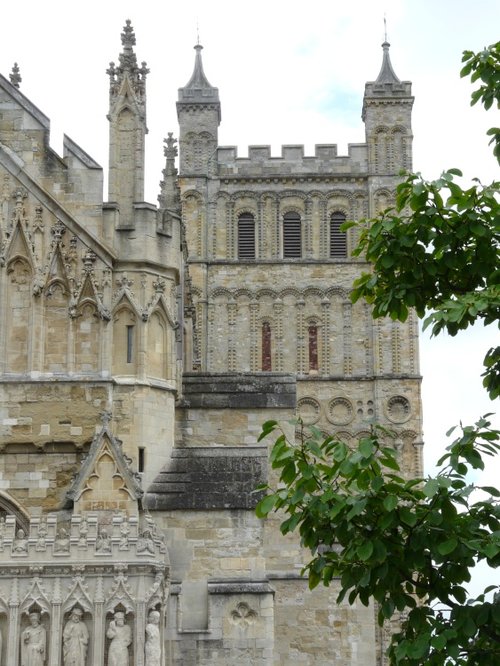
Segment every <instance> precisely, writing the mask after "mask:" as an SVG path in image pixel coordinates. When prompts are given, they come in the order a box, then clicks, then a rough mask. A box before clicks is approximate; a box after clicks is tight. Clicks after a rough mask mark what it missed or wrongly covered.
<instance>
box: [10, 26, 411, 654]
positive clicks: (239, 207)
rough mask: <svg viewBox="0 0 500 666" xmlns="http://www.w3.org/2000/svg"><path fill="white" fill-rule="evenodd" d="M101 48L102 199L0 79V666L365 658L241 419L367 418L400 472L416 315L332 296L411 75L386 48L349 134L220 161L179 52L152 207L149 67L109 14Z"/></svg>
mask: <svg viewBox="0 0 500 666" xmlns="http://www.w3.org/2000/svg"><path fill="white" fill-rule="evenodd" d="M121 40H122V51H121V53H120V55H119V59H118V62H117V63H116V64H115V63H111V64H110V66H109V68H108V70H107V75H108V76H109V115H108V118H109V194H108V198H107V200H104V199H103V171H102V168H101V167H100V166H99V165H98V164H97V163H96V162H95V161H94V160H93V159H92V158H91V157H90V156H89V155H88V154H87V153H86V152H85V151H84V150H83V149H82V148H80V147H79V146H77V145H76V144H75V143H74V141H72V140H71V139H70V138H69V137H65V138H64V154H63V156H62V157H60V156H59V155H57V154H56V153H55V152H54V151H53V150H52V149H51V147H50V145H49V137H50V122H49V119H48V118H47V117H46V116H45V115H44V114H43V113H42V111H40V110H39V109H38V108H37V107H36V106H35V105H34V104H33V103H32V102H31V101H30V100H29V99H27V98H26V97H25V96H24V95H23V93H22V91H21V89H20V83H21V81H20V75H19V72H18V70H17V68H14V70H13V72H12V74H11V75H10V80H8V79H6V78H4V77H2V76H0V308H1V325H0V434H1V437H0V450H1V454H0V638H1V644H0V645H1V647H0V650H1V651H0V664H3V665H5V664H7V666H19V665H20V664H21V665H22V666H26V665H29V666H32V665H34V666H69V664H72V665H74V666H130V665H131V664H133V665H134V666H170V665H171V664H179V665H182V666H191V665H192V666H194V665H200V666H201V665H203V666H208V665H211V666H212V665H213V666H216V665H217V666H229V665H231V666H234V665H235V664H247V665H252V666H254V665H255V666H259V665H264V664H266V665H282V666H285V665H286V666H288V665H290V664H294V665H295V664H297V665H301V664H302V665H306V664H307V665H309V664H310V665H313V664H314V665H326V664H335V666H382V665H383V664H385V663H386V662H385V658H384V656H383V653H384V650H385V648H386V647H387V637H386V636H385V635H384V633H383V632H381V631H380V630H379V629H378V627H377V625H376V621H375V616H376V609H375V608H373V607H369V608H365V607H363V606H361V605H358V604H355V605H354V606H349V605H347V604H341V605H336V603H335V597H336V592H337V590H336V588H337V585H336V584H335V581H334V583H333V584H332V587H331V588H330V589H317V590H315V591H314V592H310V591H309V590H308V585H307V581H306V580H305V579H304V578H303V577H302V576H301V567H302V563H303V562H304V561H305V557H306V556H307V553H303V552H302V550H301V548H300V545H299V543H298V540H297V539H296V538H295V539H294V538H291V537H286V538H285V537H283V536H282V535H281V533H280V531H279V517H276V516H273V517H271V518H270V519H269V520H267V521H261V520H259V519H257V518H256V516H255V513H254V507H255V504H256V502H257V500H258V498H259V496H258V494H256V493H255V492H254V489H255V487H256V486H257V485H258V484H259V483H261V482H262V481H263V480H266V479H267V478H268V460H267V457H268V447H269V446H270V444H271V442H264V443H262V442H260V443H259V442H258V441H257V439H258V436H259V433H260V429H261V425H262V424H263V422H264V421H266V420H268V419H271V418H273V419H277V420H279V421H281V422H283V423H285V424H287V423H288V422H289V421H290V420H291V419H293V418H294V417H296V416H297V415H298V416H300V417H301V418H302V419H303V421H304V423H306V424H314V425H315V426H316V427H317V428H319V429H320V430H321V431H325V432H329V433H330V432H334V433H338V434H339V436H341V437H343V438H344V439H345V441H347V442H351V441H354V440H355V439H356V438H357V437H359V436H360V435H362V434H363V433H366V432H367V431H369V429H370V424H371V423H373V422H378V423H382V424H384V425H386V426H388V427H390V429H391V431H392V432H393V433H394V434H393V439H392V444H393V445H394V446H395V447H396V449H397V450H398V452H399V455H400V458H401V460H402V466H403V469H404V471H405V473H408V474H412V475H414V474H419V473H420V472H421V465H422V452H421V449H422V447H421V444H422V441H421V404H420V375H419V361H418V329H417V321H416V318H415V317H414V316H413V315H410V317H409V319H408V321H407V322H406V323H405V324H401V323H399V322H392V321H390V320H387V321H382V320H379V321H376V322H374V321H373V320H372V318H371V313H370V307H369V306H368V305H366V304H363V303H359V302H358V303H356V304H355V305H353V304H351V302H350V300H349V290H350V287H351V284H352V282H353V280H354V279H355V278H356V276H358V275H359V274H360V272H361V271H362V270H367V269H368V266H367V265H366V264H364V263H363V262H362V261H361V260H359V259H356V258H353V257H352V256H351V252H352V249H353V247H354V246H355V244H356V237H355V236H356V232H355V231H353V230H350V231H348V232H347V233H345V232H343V231H342V229H341V228H340V227H341V225H342V223H343V222H344V221H345V220H349V219H355V220H357V219H362V218H365V217H370V216H373V215H375V214H376V213H377V212H378V211H380V210H383V209H385V208H387V207H388V206H390V205H391V203H392V202H393V201H394V193H395V187H396V184H397V180H398V174H399V172H400V170H401V169H403V168H408V169H409V168H411V163H412V130H411V110H412V104H413V97H412V96H411V84H410V83H409V82H408V81H400V80H399V79H398V78H397V76H396V75H395V73H394V70H393V68H392V66H391V62H390V59H389V44H387V43H384V44H383V53H382V67H381V70H380V73H379V75H378V78H377V79H376V80H375V81H373V82H369V83H367V84H366V88H365V94H364V102H363V110H362V118H363V121H364V123H365V128H366V143H364V144H355V145H350V146H349V150H348V155H346V156H339V155H337V147H336V146H335V145H317V146H316V149H315V154H314V155H313V156H305V155H304V151H303V147H302V146H300V145H290V146H283V148H282V152H281V155H280V156H277V157H275V156H271V154H270V148H269V147H268V146H250V148H249V152H248V157H244V158H241V157H238V155H237V151H236V149H235V148H234V147H220V146H218V127H219V124H220V121H221V103H220V101H219V91H218V89H217V88H215V87H213V86H212V85H211V84H210V83H209V82H208V80H207V77H206V76H205V73H204V70H203V65H202V57H201V50H202V47H201V46H200V45H197V46H196V47H195V51H196V54H195V64H194V70H193V73H192V76H191V78H190V79H189V81H188V83H187V84H186V85H185V86H184V87H182V88H180V89H179V91H178V101H177V113H178V119H179V130H178V134H177V137H178V138H175V137H174V135H173V133H169V134H168V136H167V138H166V139H165V149H164V150H165V169H164V170H163V179H162V182H161V189H160V193H159V196H158V205H153V204H151V203H147V202H145V201H144V138H145V134H146V132H147V127H146V79H147V75H148V72H149V70H148V69H147V67H146V64H145V63H142V64H141V65H139V64H138V61H137V57H136V54H135V50H134V47H135V35H134V32H133V29H132V26H131V25H130V22H129V21H127V23H126V25H125V27H124V29H123V33H122V36H121ZM184 74H188V73H184ZM184 74H183V73H182V72H181V73H180V74H179V76H181V77H183V76H184ZM186 78H187V76H186ZM178 153H179V154H178ZM177 157H178V166H176V163H177ZM287 427H290V428H293V426H287ZM291 434H292V436H293V430H291ZM77 645H78V647H77ZM26 655H31V656H26Z"/></svg>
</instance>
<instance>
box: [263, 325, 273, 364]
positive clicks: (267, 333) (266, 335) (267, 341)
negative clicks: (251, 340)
mask: <svg viewBox="0 0 500 666" xmlns="http://www.w3.org/2000/svg"><path fill="white" fill-rule="evenodd" d="M262 370H264V371H265V372H270V371H271V370H272V362H271V326H270V325H269V323H268V322H267V321H265V322H264V323H263V324H262Z"/></svg>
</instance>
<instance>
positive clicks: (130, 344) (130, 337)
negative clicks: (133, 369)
mask: <svg viewBox="0 0 500 666" xmlns="http://www.w3.org/2000/svg"><path fill="white" fill-rule="evenodd" d="M133 360H134V327H133V326H127V363H132V361H133Z"/></svg>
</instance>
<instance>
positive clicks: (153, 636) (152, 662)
mask: <svg viewBox="0 0 500 666" xmlns="http://www.w3.org/2000/svg"><path fill="white" fill-rule="evenodd" d="M144 655H145V657H146V666H160V658H161V647H160V613H159V612H158V611H157V610H152V611H150V613H149V615H148V623H147V625H146V645H145V648H144Z"/></svg>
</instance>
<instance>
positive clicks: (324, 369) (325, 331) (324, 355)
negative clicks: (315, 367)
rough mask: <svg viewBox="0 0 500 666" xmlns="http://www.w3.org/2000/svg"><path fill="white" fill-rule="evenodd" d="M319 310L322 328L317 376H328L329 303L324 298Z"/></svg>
mask: <svg viewBox="0 0 500 666" xmlns="http://www.w3.org/2000/svg"><path fill="white" fill-rule="evenodd" d="M321 309H322V310H323V327H322V331H321V333H322V336H323V341H322V343H323V344H322V349H321V359H320V361H319V363H320V365H319V374H320V375H329V374H330V372H331V370H330V301H329V300H328V298H324V299H323V300H322V301H321Z"/></svg>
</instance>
